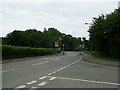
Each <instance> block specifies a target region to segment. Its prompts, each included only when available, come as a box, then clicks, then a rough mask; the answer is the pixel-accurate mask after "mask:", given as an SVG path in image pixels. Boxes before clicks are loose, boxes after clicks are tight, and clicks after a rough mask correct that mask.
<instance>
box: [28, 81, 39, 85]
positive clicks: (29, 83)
mask: <svg viewBox="0 0 120 90" xmlns="http://www.w3.org/2000/svg"><path fill="white" fill-rule="evenodd" d="M36 82H37V81H31V82H28V83H27V84H28V85H31V84H34V83H36Z"/></svg>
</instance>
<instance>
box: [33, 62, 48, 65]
mask: <svg viewBox="0 0 120 90" xmlns="http://www.w3.org/2000/svg"><path fill="white" fill-rule="evenodd" d="M47 62H49V61H45V62H41V63H36V64H32V65H33V66H36V65H40V64H44V63H47Z"/></svg>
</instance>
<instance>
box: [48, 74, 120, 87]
mask: <svg viewBox="0 0 120 90" xmlns="http://www.w3.org/2000/svg"><path fill="white" fill-rule="evenodd" d="M50 77H52V76H50ZM56 78H59V79H67V80H73V81H83V82H91V83H99V84H109V85H117V86H118V85H120V84H119V83H111V82H103V81H93V80H85V79H73V78H64V77H56Z"/></svg>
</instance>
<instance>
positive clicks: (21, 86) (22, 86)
mask: <svg viewBox="0 0 120 90" xmlns="http://www.w3.org/2000/svg"><path fill="white" fill-rule="evenodd" d="M25 87H26V86H25V85H20V86H18V87H16V88H25Z"/></svg>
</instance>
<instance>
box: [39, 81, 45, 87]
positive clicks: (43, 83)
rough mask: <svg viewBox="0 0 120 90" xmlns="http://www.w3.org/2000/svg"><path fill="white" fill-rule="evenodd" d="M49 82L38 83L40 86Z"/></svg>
mask: <svg viewBox="0 0 120 90" xmlns="http://www.w3.org/2000/svg"><path fill="white" fill-rule="evenodd" d="M46 83H47V82H41V83H40V84H38V85H39V86H44V85H45V84H46Z"/></svg>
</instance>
